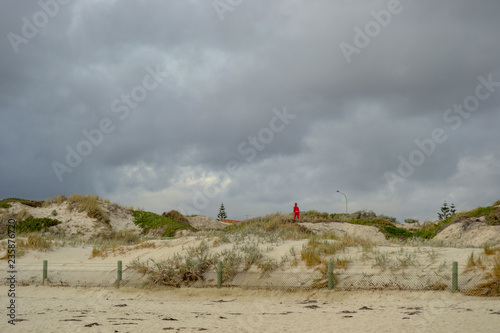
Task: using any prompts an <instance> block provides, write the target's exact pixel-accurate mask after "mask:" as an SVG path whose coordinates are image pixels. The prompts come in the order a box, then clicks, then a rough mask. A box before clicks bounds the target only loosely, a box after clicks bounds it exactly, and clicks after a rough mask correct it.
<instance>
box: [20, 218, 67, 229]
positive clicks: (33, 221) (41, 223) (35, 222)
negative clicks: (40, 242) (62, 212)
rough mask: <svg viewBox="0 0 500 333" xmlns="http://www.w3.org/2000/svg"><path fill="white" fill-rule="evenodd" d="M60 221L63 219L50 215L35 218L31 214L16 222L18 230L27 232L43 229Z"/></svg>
mask: <svg viewBox="0 0 500 333" xmlns="http://www.w3.org/2000/svg"><path fill="white" fill-rule="evenodd" d="M60 223H61V221H59V220H56V219H51V218H48V217H42V218H35V217H31V216H30V217H28V218H26V219H25V220H22V221H18V222H17V223H16V231H17V232H25V233H28V232H36V231H42V230H45V229H47V228H50V227H52V226H55V225H58V224H60Z"/></svg>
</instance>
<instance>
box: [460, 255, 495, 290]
mask: <svg viewBox="0 0 500 333" xmlns="http://www.w3.org/2000/svg"><path fill="white" fill-rule="evenodd" d="M486 279H487V281H486V282H483V283H481V284H479V285H478V286H476V287H474V288H473V289H472V290H470V291H468V292H467V293H466V294H467V295H473V296H500V255H497V257H496V258H495V263H494V265H493V268H492V269H491V271H490V272H489V273H488V274H487V275H486Z"/></svg>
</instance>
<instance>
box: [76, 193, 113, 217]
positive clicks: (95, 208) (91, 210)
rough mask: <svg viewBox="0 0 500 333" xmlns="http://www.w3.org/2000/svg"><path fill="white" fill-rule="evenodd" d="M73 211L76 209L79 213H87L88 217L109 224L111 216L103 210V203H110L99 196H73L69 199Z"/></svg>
mask: <svg viewBox="0 0 500 333" xmlns="http://www.w3.org/2000/svg"><path fill="white" fill-rule="evenodd" d="M67 201H68V205H69V207H70V209H71V210H73V209H76V210H77V211H79V212H87V216H88V217H90V218H95V219H97V220H98V221H100V222H103V223H108V222H109V216H108V214H106V213H105V212H104V210H103V209H102V208H101V204H102V203H108V202H109V200H102V199H100V198H99V196H98V195H90V194H87V195H81V194H72V195H70V196H69V198H68V199H67Z"/></svg>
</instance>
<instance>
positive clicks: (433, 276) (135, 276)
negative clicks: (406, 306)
mask: <svg viewBox="0 0 500 333" xmlns="http://www.w3.org/2000/svg"><path fill="white" fill-rule="evenodd" d="M40 268H41V272H40ZM40 268H35V267H34V266H33V265H27V264H19V265H18V272H19V282H20V283H21V284H27V285H29V284H40V283H41V284H42V285H46V284H47V285H63V286H88V287H92V286H96V287H97V286H105V287H108V286H115V287H116V288H119V287H120V286H121V285H129V286H144V285H146V284H147V282H146V281H145V279H144V278H143V277H144V274H140V273H139V272H137V271H134V270H132V269H127V268H125V269H123V264H122V261H121V260H118V261H117V262H116V264H110V263H93V264H92V265H85V264H80V263H51V264H50V265H49V263H48V261H47V260H43V262H42V265H41V267H40ZM365 268H366V267H365ZM75 273H77V274H76V276H75ZM486 280H487V272H461V274H458V263H457V262H456V261H455V262H453V264H452V269H451V271H448V272H440V273H438V272H433V273H421V274H414V273H413V274H409V273H406V272H392V273H388V272H381V273H367V272H366V271H363V270H362V267H361V266H359V267H354V268H353V269H350V270H349V271H345V270H344V269H340V270H339V271H334V262H333V261H330V262H329V263H328V269H327V272H326V274H325V273H324V272H320V271H314V270H309V271H303V272H286V271H281V270H275V271H271V272H266V273H262V272H257V271H244V272H238V273H236V274H235V275H233V276H232V278H231V279H226V280H224V279H223V265H222V261H219V262H218V263H217V266H216V268H214V269H212V270H209V271H207V272H205V273H204V275H203V279H198V280H197V281H192V282H191V283H190V284H189V286H190V287H195V288H205V287H217V288H222V287H240V288H254V289H274V290H300V289H328V290H333V289H335V290H363V289H364V290H374V289H380V290H382V289H385V290H414V291H416V290H448V291H450V292H457V291H460V292H465V293H467V292H469V291H471V290H473V289H474V288H476V287H477V286H479V285H481V284H482V283H484V282H485V281H486Z"/></svg>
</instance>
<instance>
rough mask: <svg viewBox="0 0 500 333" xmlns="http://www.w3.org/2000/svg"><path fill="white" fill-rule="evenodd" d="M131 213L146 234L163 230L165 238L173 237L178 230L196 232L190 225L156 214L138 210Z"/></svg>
mask: <svg viewBox="0 0 500 333" xmlns="http://www.w3.org/2000/svg"><path fill="white" fill-rule="evenodd" d="M131 213H132V215H133V216H134V223H135V224H136V225H138V226H139V227H141V228H142V231H143V233H144V234H145V233H148V232H149V231H150V230H154V229H161V230H162V234H161V235H162V236H163V237H173V236H175V232H176V231H177V230H193V231H195V230H196V229H195V228H193V227H192V226H191V225H190V224H189V223H186V222H179V221H174V220H172V219H170V218H168V217H165V216H161V215H158V214H155V213H151V212H144V211H137V210H132V211H131Z"/></svg>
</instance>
